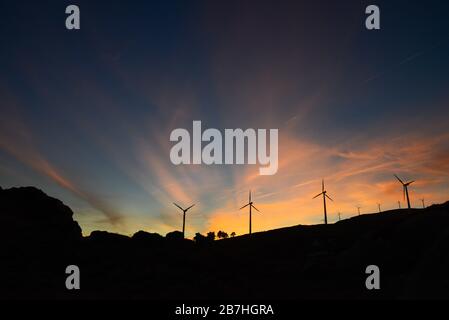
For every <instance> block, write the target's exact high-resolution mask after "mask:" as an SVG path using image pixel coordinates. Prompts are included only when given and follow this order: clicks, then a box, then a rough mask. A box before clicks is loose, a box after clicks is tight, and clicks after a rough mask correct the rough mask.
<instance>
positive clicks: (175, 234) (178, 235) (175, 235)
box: [165, 231, 184, 240]
mask: <svg viewBox="0 0 449 320" xmlns="http://www.w3.org/2000/svg"><path fill="white" fill-rule="evenodd" d="M165 238H167V239H170V240H182V239H184V234H183V233H182V232H181V231H172V232H169V233H167V234H166V235H165Z"/></svg>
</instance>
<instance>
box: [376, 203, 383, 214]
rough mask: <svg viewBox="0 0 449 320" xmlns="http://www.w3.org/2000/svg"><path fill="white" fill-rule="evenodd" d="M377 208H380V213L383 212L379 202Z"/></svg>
mask: <svg viewBox="0 0 449 320" xmlns="http://www.w3.org/2000/svg"><path fill="white" fill-rule="evenodd" d="M377 208H379V213H381V212H382V210H381V209H380V203H378V204H377Z"/></svg>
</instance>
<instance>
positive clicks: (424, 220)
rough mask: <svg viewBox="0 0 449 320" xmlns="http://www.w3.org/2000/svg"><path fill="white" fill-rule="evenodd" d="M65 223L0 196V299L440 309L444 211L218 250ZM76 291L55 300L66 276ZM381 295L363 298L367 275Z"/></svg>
mask: <svg viewBox="0 0 449 320" xmlns="http://www.w3.org/2000/svg"><path fill="white" fill-rule="evenodd" d="M72 214H73V213H72V211H71V210H70V208H68V207H67V206H65V205H64V204H63V203H62V202H61V201H59V200H57V199H54V198H51V197H49V196H47V195H46V194H45V193H43V192H42V191H40V190H38V189H36V188H32V187H26V188H12V189H6V190H5V189H0V223H1V227H2V232H1V236H0V237H1V238H0V259H1V267H0V268H1V269H0V281H1V284H2V285H1V286H0V298H18V299H22V298H38V299H46V298H57V299H79V298H83V299H84V298H89V299H107V298H122V299H134V298H136V299H137V298H139V299H142V298H143V299H199V298H204V299H210V298H228V299H244V298H250V299H258V298H265V299H321V298H331V299H378V298H449V276H448V270H449V202H446V203H445V204H441V205H433V206H431V207H428V208H426V209H411V210H407V209H403V210H392V211H386V212H383V213H377V214H371V215H362V216H358V217H354V218H351V219H347V220H342V221H340V222H338V223H335V224H331V225H316V226H301V225H299V226H294V227H288V228H283V229H277V230H271V231H266V232H260V233H254V234H252V235H251V236H240V237H234V238H228V239H224V240H217V241H205V240H203V241H198V242H194V241H192V240H187V239H180V237H179V233H180V232H179V231H178V232H172V233H169V234H168V235H167V237H163V236H161V235H158V234H153V233H147V232H144V231H139V232H137V233H136V234H134V235H133V236H132V237H127V236H123V235H119V234H114V233H109V232H104V231H94V232H92V233H91V235H90V236H88V237H82V235H81V229H80V227H79V226H78V224H77V223H76V222H75V221H73V218H72ZM70 264H75V265H77V266H79V268H80V270H81V290H73V291H69V290H67V289H66V288H65V278H66V274H65V273H64V271H65V267H66V266H67V265H70ZM370 264H375V265H378V266H379V267H380V270H381V290H378V291H369V290H367V289H366V288H365V279H366V277H367V275H366V274H365V268H366V266H368V265H370Z"/></svg>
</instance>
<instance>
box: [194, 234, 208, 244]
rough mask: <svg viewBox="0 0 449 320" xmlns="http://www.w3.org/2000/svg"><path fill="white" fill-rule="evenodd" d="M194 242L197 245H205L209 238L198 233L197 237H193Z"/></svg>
mask: <svg viewBox="0 0 449 320" xmlns="http://www.w3.org/2000/svg"><path fill="white" fill-rule="evenodd" d="M193 240H194V241H195V242H196V243H204V242H205V241H206V240H207V238H206V237H205V236H203V235H202V234H201V233H199V232H197V233H196V234H195V236H194V237H193Z"/></svg>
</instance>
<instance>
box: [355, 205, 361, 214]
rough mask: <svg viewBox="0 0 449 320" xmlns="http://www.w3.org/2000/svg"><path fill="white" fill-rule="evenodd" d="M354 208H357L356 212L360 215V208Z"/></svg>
mask: <svg viewBox="0 0 449 320" xmlns="http://www.w3.org/2000/svg"><path fill="white" fill-rule="evenodd" d="M356 208H357V212H358V213H359V215H360V209H361V208H362V207H361V206H356Z"/></svg>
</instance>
